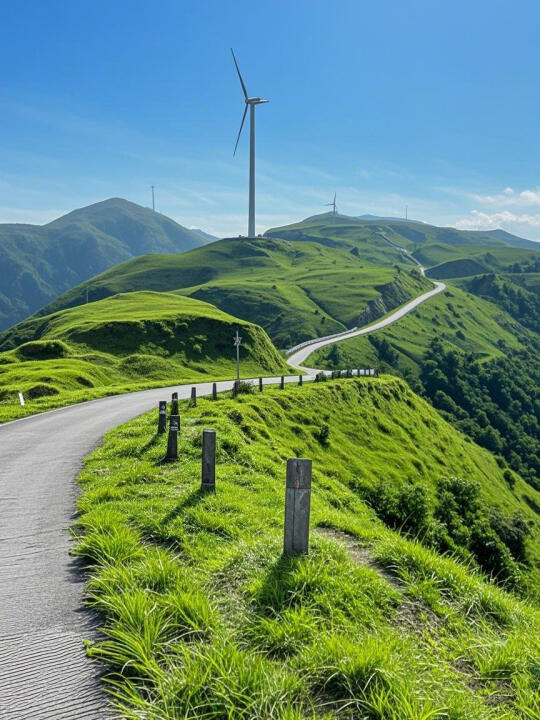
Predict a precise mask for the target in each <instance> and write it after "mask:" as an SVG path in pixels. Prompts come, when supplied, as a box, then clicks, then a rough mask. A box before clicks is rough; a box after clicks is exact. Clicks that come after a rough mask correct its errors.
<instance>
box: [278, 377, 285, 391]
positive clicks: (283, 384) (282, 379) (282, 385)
mask: <svg viewBox="0 0 540 720" xmlns="http://www.w3.org/2000/svg"><path fill="white" fill-rule="evenodd" d="M284 387H285V377H284V376H283V375H282V376H281V382H280V383H279V389H280V390H283V388H284Z"/></svg>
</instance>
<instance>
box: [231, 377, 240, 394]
mask: <svg viewBox="0 0 540 720" xmlns="http://www.w3.org/2000/svg"><path fill="white" fill-rule="evenodd" d="M239 387H240V380H235V381H234V383H233V386H232V396H233V398H235V397H236V396H237V395H238V390H239Z"/></svg>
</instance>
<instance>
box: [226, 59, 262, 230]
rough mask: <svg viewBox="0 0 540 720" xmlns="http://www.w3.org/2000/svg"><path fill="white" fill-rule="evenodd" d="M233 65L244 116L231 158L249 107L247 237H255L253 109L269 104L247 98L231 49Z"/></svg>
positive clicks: (257, 98)
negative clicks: (244, 105) (243, 101)
mask: <svg viewBox="0 0 540 720" xmlns="http://www.w3.org/2000/svg"><path fill="white" fill-rule="evenodd" d="M231 53H232V56H233V60H234V64H235V66H236V72H237V73H238V78H239V80H240V85H241V86H242V92H243V93H244V99H245V101H246V107H245V109H244V114H243V115H242V122H241V123H240V130H239V131H238V137H237V138H236V145H235V146H234V152H233V157H234V156H235V155H236V149H237V148H238V143H239V141H240V135H241V134H242V128H243V127H244V120H245V119H246V115H247V111H248V107H249V221H248V237H255V107H256V105H262V103H267V102H269V101H268V100H264V99H263V98H260V97H249V96H248V93H247V90H246V86H245V84H244V81H243V79H242V75H241V74H240V68H239V67H238V63H237V62H236V57H235V55H234V51H233V49H232V48H231Z"/></svg>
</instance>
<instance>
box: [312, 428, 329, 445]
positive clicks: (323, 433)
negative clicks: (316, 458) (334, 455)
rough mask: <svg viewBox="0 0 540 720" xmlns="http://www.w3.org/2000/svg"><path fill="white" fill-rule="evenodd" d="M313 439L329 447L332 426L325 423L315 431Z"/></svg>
mask: <svg viewBox="0 0 540 720" xmlns="http://www.w3.org/2000/svg"><path fill="white" fill-rule="evenodd" d="M313 437H314V438H315V440H317V441H318V442H320V444H321V445H328V443H329V442H330V426H329V425H328V424H327V423H324V425H321V427H320V428H319V429H318V430H315V432H314V433H313Z"/></svg>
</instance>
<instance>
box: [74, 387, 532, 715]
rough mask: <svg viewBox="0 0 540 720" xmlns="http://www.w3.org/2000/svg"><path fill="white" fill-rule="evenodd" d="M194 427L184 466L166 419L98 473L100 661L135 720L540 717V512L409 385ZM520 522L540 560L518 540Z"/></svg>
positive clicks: (85, 502)
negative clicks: (297, 541) (171, 447)
mask: <svg viewBox="0 0 540 720" xmlns="http://www.w3.org/2000/svg"><path fill="white" fill-rule="evenodd" d="M181 418H182V434H181V438H180V443H179V460H178V462H173V463H164V462H163V461H162V458H163V455H164V450H165V445H164V443H165V439H164V436H160V437H158V436H156V434H155V428H156V421H157V416H156V413H154V412H152V413H148V414H145V415H143V416H141V417H139V418H137V419H135V420H133V421H131V422H129V423H127V424H125V425H123V426H121V427H119V428H117V429H115V430H113V431H112V432H110V433H109V434H108V435H107V436H106V437H105V439H104V442H103V445H102V447H100V448H99V449H98V450H96V451H95V452H94V453H93V454H92V455H91V456H90V457H89V458H87V460H86V463H85V467H84V469H83V471H82V473H81V476H80V482H81V486H82V495H81V497H80V500H79V511H80V514H79V517H78V520H77V524H76V528H75V534H76V537H77V546H76V547H77V549H76V552H77V554H78V555H79V556H80V557H81V558H82V559H83V560H84V562H85V563H86V565H87V567H88V570H89V573H90V580H89V583H88V585H87V593H86V597H87V602H88V604H89V605H90V606H92V607H93V608H95V609H96V610H98V611H99V612H100V613H101V616H102V619H103V623H104V625H103V639H102V640H101V641H100V642H97V643H96V644H91V645H89V647H88V651H89V653H90V654H91V655H92V656H93V657H95V658H97V659H98V660H100V661H101V662H102V663H104V665H105V669H106V676H105V681H106V682H107V683H108V687H109V690H110V691H111V692H112V694H113V698H114V701H115V703H116V705H117V708H118V709H119V711H120V714H121V716H122V717H124V718H131V719H133V720H135V718H143V717H144V718H148V719H152V720H165V719H167V720H170V719H174V718H176V719H178V720H180V719H185V718H216V719H217V718H239V719H243V720H248V718H249V719H250V720H256V719H260V720H270V719H271V718H275V719H278V718H279V719H280V720H293V719H297V720H300V719H305V718H314V719H315V718H325V719H326V720H329V719H330V718H344V719H349V720H353V719H354V718H356V719H359V718H366V719H367V720H383V719H384V720H428V719H431V718H440V719H441V720H442V719H444V720H450V719H451V720H498V719H500V720H503V719H504V720H533V719H535V718H538V713H539V712H540V704H539V694H538V691H539V682H540V665H539V657H540V615H539V612H538V605H537V601H538V570H537V568H536V566H537V563H538V556H539V546H538V542H537V540H538V529H539V526H538V515H537V514H536V513H535V512H534V510H533V507H536V508H538V507H540V494H539V493H537V492H535V491H534V490H533V489H532V488H530V487H529V486H527V485H526V484H525V483H524V482H523V481H522V480H521V479H520V478H519V477H518V476H515V477H513V478H512V483H509V482H508V479H507V477H505V475H504V473H503V470H502V468H500V467H499V466H498V464H497V463H496V461H495V459H494V457H493V456H492V455H491V454H490V453H488V452H487V451H485V450H483V449H481V448H479V447H477V446H476V445H474V444H473V443H471V442H470V441H469V440H467V438H466V437H465V436H463V435H461V434H460V433H458V432H457V431H456V430H454V429H453V428H452V427H451V426H450V425H448V424H447V423H445V422H444V420H442V419H441V418H440V416H439V415H438V414H437V413H436V412H435V411H434V410H433V409H432V408H431V407H430V406H429V405H428V404H426V403H425V402H424V401H422V400H421V399H420V398H418V397H417V396H415V395H414V394H413V393H412V392H411V391H410V390H409V388H408V387H407V386H406V385H405V384H404V383H403V382H402V381H400V380H398V379H396V378H389V377H380V378H377V379H375V378H369V379H368V378H365V379H364V378H363V379H357V380H356V379H354V380H338V381H330V382H326V383H320V384H318V385H313V386H311V385H310V386H304V387H295V388H291V387H287V388H286V389H285V390H283V391H280V390H278V389H275V390H267V389H265V391H264V393H262V394H260V393H255V394H245V395H244V394H242V395H240V396H239V397H238V398H237V399H235V400H233V399H231V398H227V397H220V399H219V400H218V401H216V402H212V401H211V400H205V399H203V400H200V401H199V403H198V406H197V407H196V408H191V409H187V408H186V406H185V404H183V403H182V404H181ZM205 427H213V428H215V429H216V431H217V491H216V493H215V494H209V493H201V491H200V453H201V433H202V429H203V428H205ZM295 456H300V457H309V458H312V460H313V472H314V475H313V490H312V516H311V549H310V553H309V555H308V556H304V557H294V558H283V557H282V556H281V548H282V537H283V509H284V483H285V462H286V459H287V458H288V457H295ZM517 517H519V518H521V520H522V521H523V523H524V525H521V526H520V527H521V528H522V534H521V540H522V543H521V544H520V543H517V544H516V542H515V541H516V538H517V535H516V534H515V533H514V535H513V536H512V537H513V540H512V539H511V537H510V536H509V535H505V533H504V531H503V530H501V527H504V523H505V522H507V523H510V522H511V521H510V519H511V518H514V520H515V518H517ZM494 518H495V520H496V522H495V521H494V520H493V519H494ZM514 520H512V522H513V523H514V524H513V525H512V527H514V529H515V528H517V527H518V524H516V523H515V521H514ZM497 523H498V525H497ZM501 523H502V524H501ZM493 528H498V529H496V530H493ZM523 528H527V530H526V531H525V530H523ZM495 559H496V563H495V564H494V561H495Z"/></svg>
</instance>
